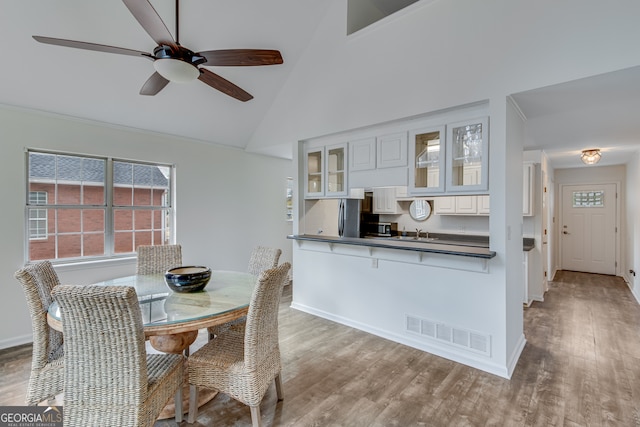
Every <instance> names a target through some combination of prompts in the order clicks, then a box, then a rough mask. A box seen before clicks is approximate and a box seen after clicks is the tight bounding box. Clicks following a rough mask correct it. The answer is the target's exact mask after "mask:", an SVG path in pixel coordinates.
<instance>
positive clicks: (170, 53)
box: [153, 45, 207, 66]
mask: <svg viewBox="0 0 640 427" xmlns="http://www.w3.org/2000/svg"><path fill="white" fill-rule="evenodd" d="M153 56H154V57H155V58H156V59H177V60H180V61H184V62H186V63H189V64H192V65H194V66H195V65H200V64H203V63H205V62H207V59H206V58H204V57H202V56H198V55H196V54H195V53H193V52H192V51H190V50H189V49H187V48H186V47H182V46H180V45H177V49H176V48H173V47H171V46H168V45H160V46H157V47H156V48H155V49H153Z"/></svg>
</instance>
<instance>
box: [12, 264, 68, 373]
mask: <svg viewBox="0 0 640 427" xmlns="http://www.w3.org/2000/svg"><path fill="white" fill-rule="evenodd" d="M15 278H16V279H18V281H19V282H20V284H21V285H22V288H23V290H24V294H25V297H26V299H27V306H28V307H29V314H30V315H31V326H32V330H33V359H32V364H33V365H34V367H37V368H39V369H41V368H43V367H44V365H45V364H46V363H47V362H49V361H50V360H51V358H52V356H53V355H54V354H57V353H58V352H60V351H62V342H63V341H62V333H61V332H59V331H56V330H55V329H52V328H51V327H49V325H48V324H47V310H48V308H49V305H51V303H52V302H53V298H52V296H51V291H52V290H53V289H54V288H55V287H56V286H58V285H59V284H60V280H59V279H58V275H57V274H56V271H55V270H54V269H53V265H51V262H50V261H41V262H37V263H33V264H27V265H25V266H24V267H23V268H22V269H20V270H18V271H16V273H15Z"/></svg>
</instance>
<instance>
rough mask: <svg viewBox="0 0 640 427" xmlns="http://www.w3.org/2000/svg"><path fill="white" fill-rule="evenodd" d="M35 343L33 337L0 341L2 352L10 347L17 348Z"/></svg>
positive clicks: (27, 336) (25, 336)
mask: <svg viewBox="0 0 640 427" xmlns="http://www.w3.org/2000/svg"><path fill="white" fill-rule="evenodd" d="M32 342H33V335H31V334H29V335H22V336H20V337H11V338H8V339H6V340H0V350H2V349H5V348H10V347H15V346H18V345H22V344H29V343H32Z"/></svg>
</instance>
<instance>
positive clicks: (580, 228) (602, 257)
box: [560, 184, 617, 275]
mask: <svg viewBox="0 0 640 427" xmlns="http://www.w3.org/2000/svg"><path fill="white" fill-rule="evenodd" d="M616 206H617V200H616V184H598V185H564V186H562V221H561V224H560V233H561V234H560V244H561V245H562V252H561V253H562V269H563V270H573V271H584V272H587V273H599V274H613V275H615V274H616V246H617V245H616V230H617V227H616Z"/></svg>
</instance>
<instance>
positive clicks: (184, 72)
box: [153, 58, 200, 83]
mask: <svg viewBox="0 0 640 427" xmlns="http://www.w3.org/2000/svg"><path fill="white" fill-rule="evenodd" d="M153 67H154V68H155V69H156V71H157V72H158V73H159V74H160V75H161V76H162V77H164V78H165V79H167V80H169V81H170V82H174V83H189V82H192V81H194V80H195V79H197V78H198V76H199V75H200V71H199V70H198V68H197V67H196V66H194V65H192V64H189V63H188V62H185V61H182V60H180V59H173V58H162V59H156V60H155V61H153Z"/></svg>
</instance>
